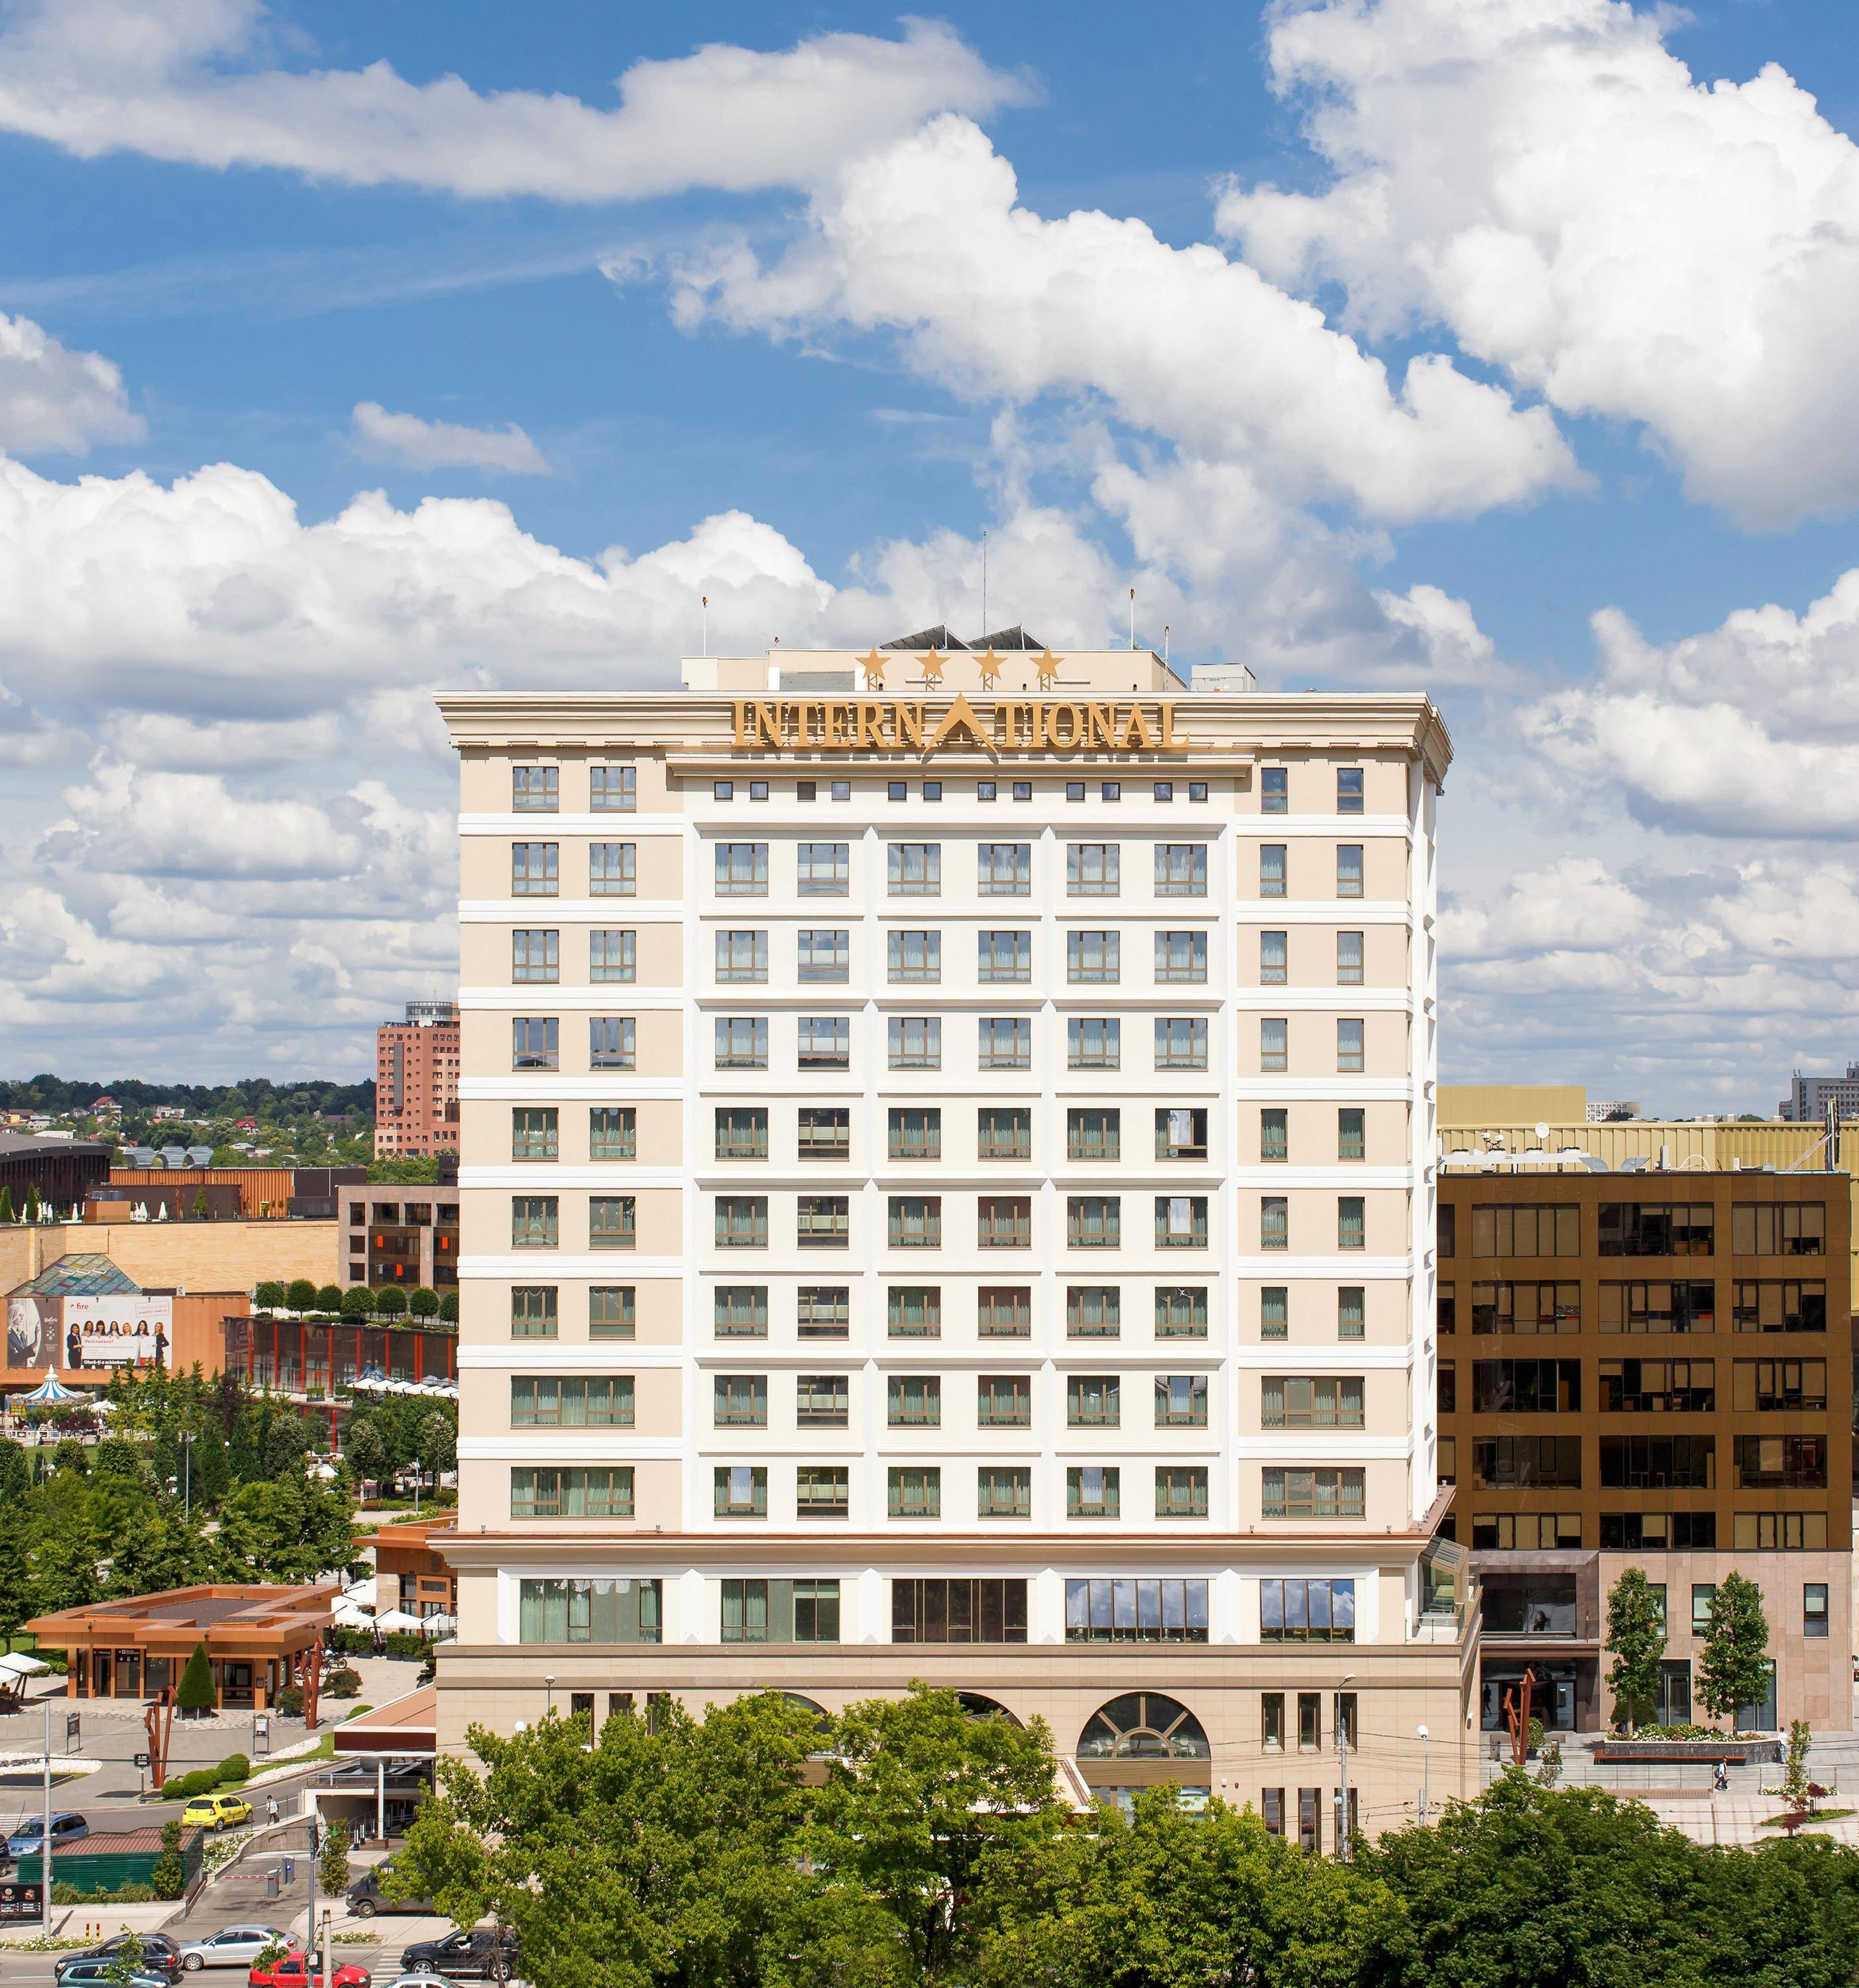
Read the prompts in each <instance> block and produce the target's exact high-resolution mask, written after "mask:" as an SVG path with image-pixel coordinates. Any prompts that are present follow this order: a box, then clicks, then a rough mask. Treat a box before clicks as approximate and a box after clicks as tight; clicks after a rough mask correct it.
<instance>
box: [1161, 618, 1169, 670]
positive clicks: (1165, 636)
mask: <svg viewBox="0 0 1859 1988" xmlns="http://www.w3.org/2000/svg"><path fill="white" fill-rule="evenodd" d="M1162 661H1164V662H1167V661H1168V623H1167V622H1166V621H1164V623H1163V624H1162Z"/></svg>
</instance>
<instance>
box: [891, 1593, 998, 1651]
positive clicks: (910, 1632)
mask: <svg viewBox="0 0 1859 1988" xmlns="http://www.w3.org/2000/svg"><path fill="white" fill-rule="evenodd" d="M891 1641H893V1642H894V1643H1023V1642H1025V1641H1026V1582H1025V1581H965V1580H959V1579H958V1580H954V1581H943V1580H928V1581H893V1582H892V1583H891Z"/></svg>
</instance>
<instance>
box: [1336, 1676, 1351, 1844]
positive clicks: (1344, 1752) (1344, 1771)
mask: <svg viewBox="0 0 1859 1988" xmlns="http://www.w3.org/2000/svg"><path fill="white" fill-rule="evenodd" d="M1354 1677H1355V1672H1354V1671H1345V1672H1344V1673H1343V1682H1344V1684H1348V1683H1350V1682H1353V1680H1354ZM1336 1758H1337V1773H1338V1777H1339V1779H1338V1784H1337V1793H1336V1810H1337V1814H1336V1848H1337V1856H1339V1857H1340V1858H1341V1859H1342V1860H1343V1861H1344V1863H1345V1864H1347V1863H1349V1862H1350V1861H1351V1859H1350V1854H1349V1851H1350V1844H1349V1726H1348V1723H1347V1720H1345V1719H1344V1716H1343V1693H1342V1692H1340V1691H1339V1692H1337V1695H1336Z"/></svg>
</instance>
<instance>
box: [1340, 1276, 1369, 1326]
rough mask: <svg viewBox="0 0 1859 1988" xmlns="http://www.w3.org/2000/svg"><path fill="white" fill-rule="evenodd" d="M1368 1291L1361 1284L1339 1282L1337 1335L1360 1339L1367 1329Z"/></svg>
mask: <svg viewBox="0 0 1859 1988" xmlns="http://www.w3.org/2000/svg"><path fill="white" fill-rule="evenodd" d="M1367 1297H1368V1293H1367V1290H1366V1289H1365V1288H1364V1286H1362V1285H1360V1284H1339V1285H1337V1293H1336V1336H1337V1338H1338V1339H1360V1338H1361V1337H1363V1336H1364V1332H1365V1331H1366V1330H1367V1327H1366V1325H1365V1324H1364V1315H1365V1313H1366V1310H1367Z"/></svg>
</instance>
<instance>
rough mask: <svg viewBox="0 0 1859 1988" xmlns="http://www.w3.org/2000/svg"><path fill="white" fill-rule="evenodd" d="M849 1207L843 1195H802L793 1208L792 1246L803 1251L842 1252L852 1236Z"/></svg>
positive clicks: (848, 1244)
mask: <svg viewBox="0 0 1859 1988" xmlns="http://www.w3.org/2000/svg"><path fill="white" fill-rule="evenodd" d="M794 1215H795V1223H796V1235H795V1237H794V1242H795V1245H796V1247H797V1248H799V1249H846V1248H847V1247H849V1246H850V1242H851V1239H852V1236H851V1215H850V1202H848V1201H847V1198H846V1196H845V1195H843V1194H803V1195H802V1196H801V1197H800V1199H799V1201H798V1202H796V1204H795V1208H794Z"/></svg>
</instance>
